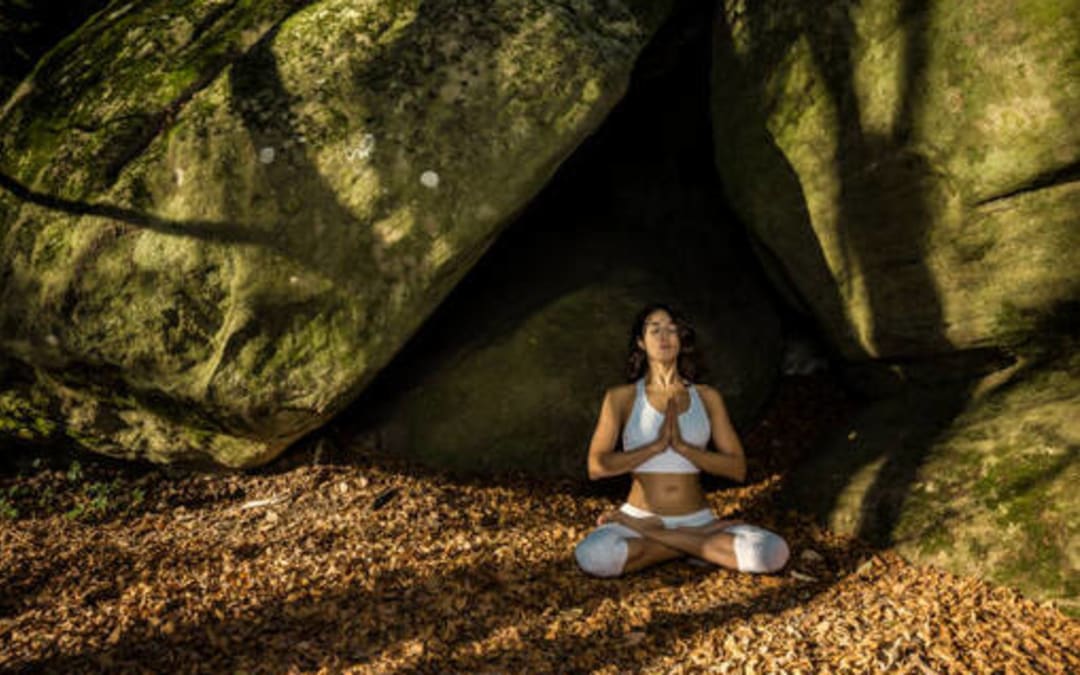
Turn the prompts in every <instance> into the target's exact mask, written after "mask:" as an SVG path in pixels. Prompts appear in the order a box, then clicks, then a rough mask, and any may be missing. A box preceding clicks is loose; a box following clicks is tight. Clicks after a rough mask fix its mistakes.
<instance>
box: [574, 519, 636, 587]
mask: <svg viewBox="0 0 1080 675" xmlns="http://www.w3.org/2000/svg"><path fill="white" fill-rule="evenodd" d="M628 554H629V546H628V544H627V541H626V539H625V538H624V537H622V536H620V535H619V534H617V533H615V532H611V531H604V530H601V531H597V532H593V533H592V534H590V535H589V536H587V537H585V539H584V540H582V541H581V543H579V544H578V545H577V546H576V547H575V548H574V558H575V559H576V560H577V564H578V566H579V567H580V568H581V569H582V570H583V571H585V572H586V573H588V574H591V575H593V576H595V577H617V576H619V575H620V574H622V573H623V569H624V568H625V567H626V559H627V556H628Z"/></svg>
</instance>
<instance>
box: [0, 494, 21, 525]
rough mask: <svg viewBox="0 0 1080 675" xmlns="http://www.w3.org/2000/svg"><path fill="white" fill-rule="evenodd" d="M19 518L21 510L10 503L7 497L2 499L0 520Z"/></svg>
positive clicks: (0, 502)
mask: <svg viewBox="0 0 1080 675" xmlns="http://www.w3.org/2000/svg"><path fill="white" fill-rule="evenodd" d="M18 517H19V509H17V508H15V505H14V504H12V503H11V502H10V501H8V498H7V497H0V518H6V519H9V520H15V519H16V518H18Z"/></svg>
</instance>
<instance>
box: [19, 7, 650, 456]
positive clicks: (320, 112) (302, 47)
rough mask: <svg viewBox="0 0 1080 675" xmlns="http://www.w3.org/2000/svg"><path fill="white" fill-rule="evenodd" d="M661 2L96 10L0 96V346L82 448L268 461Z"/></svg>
mask: <svg viewBox="0 0 1080 675" xmlns="http://www.w3.org/2000/svg"><path fill="white" fill-rule="evenodd" d="M664 6H666V4H664ZM662 13H663V11H662V9H661V8H658V7H657V6H656V5H655V4H653V5H650V6H648V7H646V6H645V4H638V3H633V4H631V5H630V6H629V7H628V6H627V5H625V4H623V3H619V2H612V3H604V4H603V5H596V4H595V3H591V2H570V3H566V2H558V3H556V2H543V1H540V0H537V1H534V2H528V3H520V2H496V3H488V2H466V1H462V2H447V3H420V2H398V3H377V2H365V3H356V2H345V1H343V0H326V1H322V2H294V1H287V0H282V1H281V2H262V3H254V4H252V3H220V2H210V1H206V2H190V3H175V2H168V1H165V0H158V1H156V2H151V3H148V4H147V3H143V4H141V5H133V4H121V5H117V6H115V7H110V8H109V9H108V10H106V11H103V12H101V13H100V14H98V15H96V16H95V17H94V18H93V20H92V21H90V22H89V23H87V24H86V25H84V26H83V27H81V28H80V29H79V30H78V31H76V32H75V33H74V34H72V35H71V36H70V37H69V38H68V39H66V40H65V41H64V42H63V43H61V45H59V46H58V47H57V48H56V49H55V50H53V52H51V53H50V54H49V56H47V57H46V58H45V59H44V60H42V62H40V63H39V64H38V66H37V68H36V69H35V71H34V73H33V74H32V76H31V77H30V78H28V79H27V81H26V82H25V83H24V84H25V85H26V86H24V87H22V88H21V89H20V91H19V92H17V93H16V95H15V96H13V97H12V99H11V100H10V101H9V102H8V105H7V106H6V107H5V109H4V110H3V112H2V117H0V129H2V132H0V134H2V137H0V142H2V148H3V155H2V156H0V173H2V174H3V175H4V176H5V177H4V179H3V180H4V184H3V187H5V188H6V190H7V191H6V192H4V193H2V194H0V241H2V249H0V348H2V350H3V352H4V353H5V354H6V355H7V356H8V357H9V358H10V359H13V360H16V361H18V362H19V363H21V364H23V365H25V366H27V367H29V368H30V369H31V372H32V378H31V379H32V380H33V381H32V383H30V384H26V385H24V389H26V388H28V389H27V390H33V391H34V392H36V394H35V396H38V397H44V399H45V400H47V405H45V406H44V409H47V411H48V414H50V415H54V417H53V418H52V422H53V423H55V424H58V425H60V426H61V427H62V428H64V429H65V430H66V435H67V436H68V437H71V438H77V439H78V442H79V443H80V444H81V445H83V446H85V447H87V448H89V449H92V450H96V451H100V452H104V453H108V454H114V455H118V456H132V455H137V456H142V457H147V458H149V459H152V460H155V461H171V460H174V459H177V458H183V459H196V458H200V457H210V458H212V459H214V460H216V461H218V462H220V463H223V464H227V465H230V466H248V465H252V464H257V463H260V462H264V461H267V460H269V459H271V458H272V457H274V456H275V455H276V454H278V453H279V452H280V451H281V450H282V449H284V448H285V447H287V446H288V444H289V443H290V442H292V441H293V440H294V439H296V438H298V437H299V436H301V435H303V434H304V433H306V432H308V431H310V430H311V429H313V428H315V427H317V426H319V425H320V424H321V423H322V422H324V421H325V420H326V419H328V418H329V417H330V416H332V415H333V414H334V413H336V412H337V411H339V410H340V409H341V408H342V407H343V406H344V405H346V404H347V403H348V402H349V401H350V400H351V399H352V398H353V397H354V396H355V395H356V394H357V393H358V392H359V391H361V390H362V389H363V388H364V387H365V386H366V384H367V383H368V382H369V381H370V379H371V378H372V377H373V376H374V374H375V373H376V372H378V370H379V369H380V368H382V366H383V365H384V364H385V363H387V361H388V360H389V359H390V357H391V356H392V355H393V354H394V353H395V352H396V351H397V350H398V349H399V348H400V346H401V345H402V344H403V343H404V341H405V340H406V339H407V338H408V337H409V335H411V334H412V333H413V331H414V330H415V329H416V327H417V326H418V325H419V323H420V322H421V321H422V320H423V319H424V317H425V316H427V314H428V313H430V311H431V310H432V309H433V308H434V307H435V306H436V305H437V304H438V303H439V302H440V300H441V299H442V298H443V297H444V296H445V294H446V293H447V292H448V291H449V290H450V289H451V288H452V287H453V286H454V284H455V283H456V282H457V280H458V279H459V278H460V277H461V276H462V275H463V274H464V272H465V271H466V270H467V269H468V268H469V267H470V266H471V265H472V264H473V263H474V262H475V261H476V260H477V259H478V258H479V256H480V254H481V253H482V252H483V250H484V249H485V248H486V247H487V246H488V245H489V244H490V243H491V241H492V240H493V239H494V237H495V236H496V235H497V234H498V232H499V230H500V228H501V226H502V225H503V224H504V223H505V222H506V221H507V220H508V219H509V218H510V217H511V216H512V215H513V214H514V213H516V212H517V211H518V210H520V209H521V207H522V206H523V205H524V204H525V203H527V202H528V200H529V199H530V198H531V197H532V196H533V195H534V194H535V193H536V192H537V191H538V190H539V188H540V187H541V186H542V185H543V184H544V183H545V182H546V181H547V180H548V178H549V177H550V176H551V175H552V173H553V172H554V170H555V169H556V167H557V166H558V165H559V163H560V162H561V161H562V160H563V159H564V158H565V157H566V156H567V155H568V154H569V153H570V151H571V150H572V149H573V148H574V147H575V146H576V145H577V144H578V143H579V142H580V141H581V140H582V139H583V138H584V137H585V136H586V135H587V134H588V133H590V132H591V131H592V130H593V129H594V128H595V127H596V126H597V125H598V123H599V122H600V120H601V119H603V117H604V115H606V113H607V112H608V110H610V108H611V107H612V106H613V105H614V103H615V102H616V101H617V100H618V99H619V98H620V97H621V96H622V94H623V91H624V89H625V87H626V82H627V79H628V76H629V73H630V69H631V67H632V65H633V61H634V58H635V56H636V54H637V52H638V50H640V48H641V47H642V46H643V45H644V43H645V42H646V40H647V39H648V37H649V35H650V34H651V32H652V31H653V30H654V29H655V28H656V26H657V24H658V23H659V21H660V19H661V15H662Z"/></svg>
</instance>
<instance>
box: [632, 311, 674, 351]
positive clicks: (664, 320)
mask: <svg viewBox="0 0 1080 675" xmlns="http://www.w3.org/2000/svg"><path fill="white" fill-rule="evenodd" d="M638 346H639V347H641V348H642V349H644V350H645V353H646V354H647V355H648V357H649V359H650V360H651V361H671V360H674V359H675V357H676V356H678V355H679V328H678V326H676V325H675V322H674V321H672V320H671V316H670V315H669V314H668V313H667V312H665V311H664V310H662V309H658V310H656V311H655V312H653V313H652V314H650V315H649V316H648V317H646V318H645V327H644V336H643V337H639V338H638Z"/></svg>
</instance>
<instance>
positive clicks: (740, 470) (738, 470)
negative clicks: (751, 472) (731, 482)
mask: <svg viewBox="0 0 1080 675" xmlns="http://www.w3.org/2000/svg"><path fill="white" fill-rule="evenodd" d="M733 478H734V479H735V481H736V482H738V483H745V482H746V460H745V459H743V458H739V461H738V462H737V463H736V464H735V475H734V476H733Z"/></svg>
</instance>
